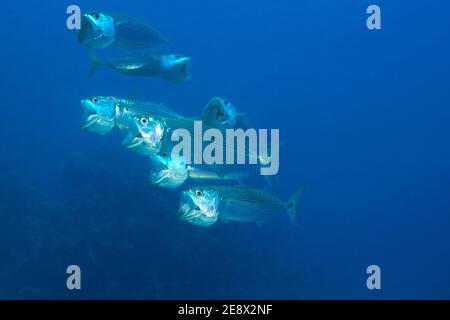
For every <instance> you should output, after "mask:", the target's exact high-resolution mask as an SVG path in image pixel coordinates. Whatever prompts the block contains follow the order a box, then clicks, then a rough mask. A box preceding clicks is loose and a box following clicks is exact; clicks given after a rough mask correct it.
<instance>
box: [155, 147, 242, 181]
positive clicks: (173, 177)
mask: <svg viewBox="0 0 450 320" xmlns="http://www.w3.org/2000/svg"><path fill="white" fill-rule="evenodd" d="M150 159H151V164H152V169H151V173H150V183H151V184H153V185H157V186H159V187H163V188H172V189H176V188H178V187H180V186H181V185H182V184H183V183H185V182H186V180H188V179H193V180H238V179H241V178H243V177H247V176H248V174H246V173H240V172H237V173H235V172H228V173H225V174H219V173H217V172H215V171H213V170H206V169H201V168H198V167H195V166H192V165H187V164H186V161H185V160H184V159H182V158H180V157H173V156H172V155H167V154H163V155H156V156H152V157H150Z"/></svg>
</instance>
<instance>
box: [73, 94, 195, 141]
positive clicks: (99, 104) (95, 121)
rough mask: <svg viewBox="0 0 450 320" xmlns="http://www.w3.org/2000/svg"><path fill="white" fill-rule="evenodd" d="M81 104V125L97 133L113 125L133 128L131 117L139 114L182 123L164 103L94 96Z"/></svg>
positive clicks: (105, 130)
mask: <svg viewBox="0 0 450 320" xmlns="http://www.w3.org/2000/svg"><path fill="white" fill-rule="evenodd" d="M81 105H82V107H83V110H84V114H83V118H82V125H81V126H82V127H83V128H84V129H86V130H88V131H91V132H94V133H98V134H106V133H108V132H109V131H111V130H112V129H113V128H114V127H118V128H121V129H129V128H130V127H131V128H133V127H134V124H133V121H134V120H133V119H135V118H136V117H139V116H141V115H145V117H154V118H155V119H160V120H164V119H169V120H168V121H169V123H171V122H170V121H173V122H174V123H175V124H179V123H183V117H182V116H180V115H179V114H178V113H176V112H175V111H173V110H171V109H169V108H167V107H165V106H164V105H161V104H157V103H153V102H147V101H138V100H134V99H129V98H119V97H111V96H95V97H90V98H86V99H83V100H81ZM186 121H187V120H186ZM187 122H189V121H187ZM189 123H190V122H189Z"/></svg>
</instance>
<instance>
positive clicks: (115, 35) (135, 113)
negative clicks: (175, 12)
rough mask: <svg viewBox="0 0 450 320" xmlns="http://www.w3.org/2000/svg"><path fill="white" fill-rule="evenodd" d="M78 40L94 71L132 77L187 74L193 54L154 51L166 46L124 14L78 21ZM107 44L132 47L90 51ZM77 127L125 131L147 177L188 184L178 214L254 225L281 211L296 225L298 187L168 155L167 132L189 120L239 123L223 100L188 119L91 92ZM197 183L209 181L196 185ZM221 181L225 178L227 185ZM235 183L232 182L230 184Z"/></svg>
mask: <svg viewBox="0 0 450 320" xmlns="http://www.w3.org/2000/svg"><path fill="white" fill-rule="evenodd" d="M77 37H78V41H79V42H80V43H81V44H83V45H84V46H86V47H87V48H88V49H89V52H88V55H89V57H90V62H91V69H90V71H89V77H92V76H94V73H95V70H96V69H97V68H98V67H99V66H103V67H105V68H108V69H110V70H112V71H114V72H117V73H121V74H125V75H127V76H130V77H153V78H159V79H162V80H165V81H169V82H172V83H177V84H178V83H182V82H185V81H188V80H189V79H190V78H191V58H190V57H187V56H185V55H181V54H175V53H168V54H161V53H156V51H154V48H155V47H156V46H164V45H166V46H167V45H168V44H169V41H168V40H167V38H165V37H164V36H162V35H161V34H160V33H159V32H158V31H157V30H156V29H154V28H153V27H152V26H150V25H149V24H148V23H146V22H145V21H143V20H141V19H139V18H135V17H131V16H129V15H127V14H124V13H109V12H100V11H96V12H89V13H84V14H83V15H82V19H81V28H80V30H79V31H78V35H77ZM112 46H116V47H119V48H126V49H129V50H135V51H134V52H128V53H126V54H124V55H122V56H119V57H111V58H99V57H98V55H97V53H96V51H95V50H98V49H106V48H109V47H112ZM81 106H82V110H83V115H82V120H81V127H82V128H83V129H84V130H86V131H89V132H92V133H95V134H99V135H106V134H108V133H109V132H110V131H112V130H113V129H118V130H120V131H122V132H123V133H124V134H123V136H124V138H123V141H122V146H123V147H124V148H125V149H127V150H130V151H132V152H134V153H136V154H138V155H140V156H144V157H147V158H148V159H149V163H150V172H149V182H150V184H152V185H154V186H158V187H162V188H171V189H176V188H179V187H181V186H182V185H183V184H185V183H187V181H189V184H190V186H188V187H187V188H186V189H185V190H184V191H182V192H181V199H180V205H179V211H178V218H179V219H180V220H182V221H186V222H188V223H191V224H194V225H197V226H203V227H208V226H211V225H214V224H215V223H217V222H218V221H223V222H252V223H257V224H258V225H259V224H261V223H263V222H265V221H266V220H268V219H269V218H270V217H271V216H272V215H273V214H277V213H280V212H287V213H288V216H289V218H290V220H291V221H292V222H293V223H294V224H295V223H296V214H297V207H298V205H297V202H298V199H299V196H300V193H301V189H299V190H297V191H296V192H295V193H294V194H293V195H292V196H291V197H290V198H289V200H287V201H283V200H280V199H278V198H277V197H275V196H274V195H273V194H271V193H270V192H269V191H267V190H266V189H264V190H260V189H256V188H250V187H247V186H244V185H242V181H243V180H244V179H246V178H247V177H248V176H249V175H250V174H252V173H251V172H249V171H248V170H246V169H242V168H237V167H236V166H227V165H199V166H196V165H190V164H187V161H186V159H184V158H183V157H175V156H173V155H172V148H173V147H174V145H175V144H174V142H172V141H171V135H172V132H173V131H174V130H176V129H180V128H182V129H186V130H189V131H191V132H192V131H193V128H194V121H201V122H202V125H203V127H205V128H214V129H218V130H221V131H225V130H227V129H238V128H245V126H246V125H245V124H244V123H245V121H244V118H243V115H242V114H240V113H238V112H237V109H236V108H235V106H234V105H233V104H232V103H230V102H229V101H228V100H227V99H224V98H221V97H214V98H212V99H211V100H210V101H209V102H208V103H207V105H206V107H205V109H204V111H203V114H202V115H201V116H200V117H190V116H189V117H187V116H184V115H181V114H179V113H178V112H176V111H174V110H172V109H171V108H169V107H166V106H165V105H163V104H160V103H154V102H149V101H143V100H139V99H136V98H135V97H133V96H132V95H130V96H128V97H117V96H94V97H88V98H84V99H82V100H81ZM200 181H208V184H210V183H211V182H213V181H216V183H217V184H211V185H207V186H197V185H196V184H197V183H198V182H200ZM225 182H227V183H225ZM231 183H233V185H230V184H231Z"/></svg>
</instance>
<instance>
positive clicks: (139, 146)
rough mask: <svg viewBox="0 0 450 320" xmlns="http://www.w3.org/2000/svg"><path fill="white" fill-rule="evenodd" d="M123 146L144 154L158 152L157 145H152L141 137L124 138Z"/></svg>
mask: <svg viewBox="0 0 450 320" xmlns="http://www.w3.org/2000/svg"><path fill="white" fill-rule="evenodd" d="M123 146H124V147H125V148H126V149H128V150H131V151H134V152H136V153H139V154H141V155H144V156H154V155H155V154H157V153H158V152H159V149H158V147H157V146H153V145H152V144H151V143H150V142H149V141H147V140H146V139H145V138H142V137H133V138H131V139H125V140H124V141H123Z"/></svg>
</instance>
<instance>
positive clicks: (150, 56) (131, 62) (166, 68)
mask: <svg viewBox="0 0 450 320" xmlns="http://www.w3.org/2000/svg"><path fill="white" fill-rule="evenodd" d="M90 58H91V63H92V66H91V70H90V72H89V76H92V75H93V73H94V72H95V70H96V69H97V67H98V66H106V67H108V68H109V69H112V70H114V71H117V72H120V73H123V74H126V75H128V76H135V77H156V78H161V79H164V80H167V81H169V82H173V83H181V82H184V81H187V80H189V79H190V78H191V58H189V57H186V56H183V55H179V54H167V55H160V54H156V53H152V52H148V51H144V52H137V53H131V54H128V55H126V56H122V57H118V58H113V59H109V60H100V59H98V57H97V56H96V54H95V53H94V52H90Z"/></svg>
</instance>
